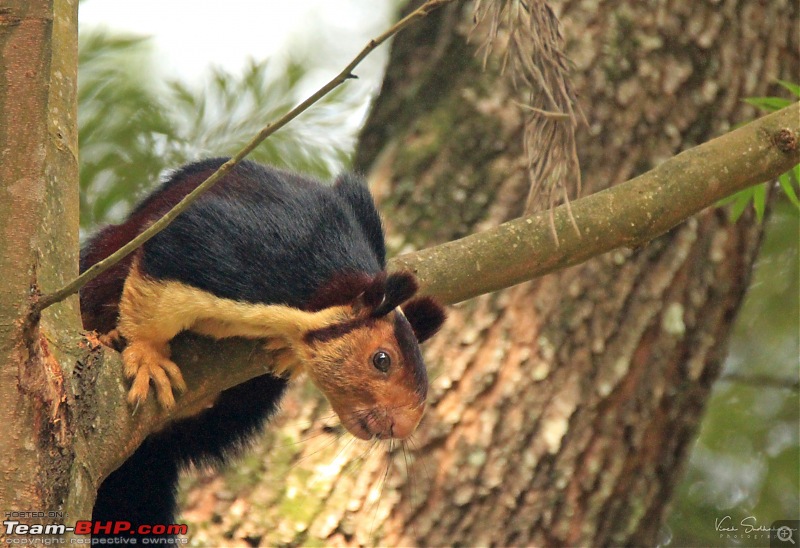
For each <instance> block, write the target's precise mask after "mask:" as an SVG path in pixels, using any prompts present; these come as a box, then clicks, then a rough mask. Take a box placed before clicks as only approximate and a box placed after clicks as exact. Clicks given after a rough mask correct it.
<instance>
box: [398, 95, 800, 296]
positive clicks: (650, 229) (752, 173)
mask: <svg viewBox="0 0 800 548" xmlns="http://www.w3.org/2000/svg"><path fill="white" fill-rule="evenodd" d="M785 135H793V136H794V139H788V140H787V139H784V138H783V136H785ZM798 137H800V103H795V104H793V105H790V106H788V107H786V108H784V109H783V110H780V111H778V112H775V113H773V114H770V115H768V116H765V117H763V118H760V119H758V120H756V121H754V122H751V123H750V124H747V125H746V126H743V127H741V128H739V129H737V130H735V131H732V132H730V133H727V134H725V135H723V136H721V137H718V138H716V139H714V140H712V141H709V142H708V143H705V144H703V145H700V146H697V147H695V148H692V149H690V150H687V151H685V152H683V153H681V154H679V155H677V156H675V157H673V158H671V159H669V160H667V161H666V162H664V163H662V164H661V165H659V166H658V167H656V168H655V169H653V170H651V171H648V172H647V173H644V174H642V175H640V176H638V177H636V178H635V179H631V180H630V181H627V182H625V183H622V184H619V185H616V186H614V187H611V188H609V189H606V190H604V191H602V192H598V193H596V194H592V195H591V196H587V197H586V198H581V199H580V200H575V201H573V202H572V203H571V208H572V212H573V215H574V218H575V220H576V221H577V223H578V226H579V227H580V230H581V234H582V236H579V235H577V234H576V233H575V232H574V230H572V228H571V227H570V222H571V221H570V214H569V207H570V204H565V205H562V206H559V207H558V208H556V209H554V210H553V211H552V215H553V220H554V223H555V227H556V229H557V230H558V236H559V239H560V245H559V243H557V242H555V241H554V240H553V238H552V236H551V235H550V229H549V227H550V213H549V212H542V213H538V214H535V215H531V216H529V217H523V218H520V219H515V220H513V221H509V222H507V223H504V224H502V225H500V226H497V227H495V228H492V229H490V230H487V231H484V232H480V233H477V234H472V235H470V236H467V237H465V238H462V239H460V240H455V241H452V242H448V243H445V244H442V245H438V246H436V247H432V248H428V249H423V250H421V251H418V252H416V253H411V254H408V255H403V256H401V257H397V258H396V259H394V260H393V261H392V262H391V265H390V266H391V267H392V268H394V269H407V270H411V271H412V272H414V273H415V274H416V275H417V277H418V278H419V280H420V284H421V285H422V289H423V291H424V292H425V293H428V294H430V295H434V296H436V297H438V298H439V299H441V300H442V301H443V302H445V303H457V302H460V301H463V300H466V299H470V298H472V297H476V296H478V295H482V294H484V293H489V292H492V291H497V290H498V289H502V288H505V287H509V286H512V285H514V284H518V283H521V282H524V281H527V280H531V279H533V278H536V277H538V276H541V275H543V274H546V273H548V272H552V271H554V270H558V269H561V268H565V267H568V266H572V265H575V264H578V263H581V262H583V261H585V260H587V259H589V258H591V257H594V256H597V255H600V254H602V253H605V252H607V251H611V250H612V249H615V248H618V247H638V246H641V245H644V244H646V243H647V242H648V241H650V240H652V239H654V238H656V237H658V236H660V235H661V234H664V233H665V232H666V231H668V230H669V229H671V228H672V227H674V226H675V225H677V224H679V223H680V222H682V221H684V220H686V219H688V218H689V217H691V216H692V215H694V214H695V213H697V212H698V211H700V210H702V209H703V208H706V207H709V206H712V205H714V204H715V203H716V202H717V201H718V200H720V199H722V198H724V197H726V196H729V195H731V194H733V193H735V192H737V191H739V190H741V189H743V188H746V187H748V186H752V185H755V184H758V183H762V182H764V181H767V180H770V179H773V178H775V177H777V176H778V175H780V174H781V173H783V172H785V171H787V170H788V169H790V168H791V167H792V166H794V165H796V164H798V163H800V148H798V145H797V142H798ZM787 141H791V142H792V143H794V146H793V147H788V148H787V147H786V146H784V145H783V143H785V142H787Z"/></svg>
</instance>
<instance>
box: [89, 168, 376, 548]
mask: <svg viewBox="0 0 800 548" xmlns="http://www.w3.org/2000/svg"><path fill="white" fill-rule="evenodd" d="M224 161H225V159H224V158H218V159H213V160H207V161H204V162H198V163H196V164H190V165H188V166H185V167H184V168H182V169H180V170H178V171H176V172H175V173H174V174H173V175H172V176H171V177H170V179H169V180H167V181H166V182H165V183H163V184H162V185H161V186H160V187H159V188H158V189H157V190H156V191H154V192H153V193H152V194H151V195H150V196H148V197H147V198H145V199H144V200H143V201H142V202H141V204H139V206H137V207H136V208H135V209H134V211H133V212H132V213H131V215H130V217H129V219H128V220H127V221H126V222H125V223H123V224H122V225H118V226H117V227H110V228H109V229H106V230H104V231H102V232H100V233H99V234H98V236H97V237H95V238H93V239H92V240H90V241H89V243H88V244H87V247H86V249H84V250H82V253H81V256H82V259H83V258H84V257H94V256H98V257H102V256H105V255H107V254H109V253H110V252H111V251H113V249H109V248H118V247H120V246H121V245H122V244H124V243H125V241H121V240H127V239H130V238H132V237H133V236H135V235H136V234H137V233H139V232H141V230H142V229H144V228H145V227H146V226H147V224H149V223H150V222H152V221H153V220H155V219H157V218H158V217H160V216H161V215H163V214H164V213H165V212H166V211H167V210H169V209H170V208H171V207H172V206H174V205H175V204H176V203H177V202H178V201H180V199H181V198H182V197H183V196H185V195H186V194H188V193H189V192H190V191H191V190H193V189H194V188H196V187H197V185H199V184H200V183H201V182H202V181H203V180H204V179H205V178H206V177H207V176H208V175H210V174H211V173H212V172H213V171H214V170H215V169H216V168H217V167H219V166H220V165H222V163H223V162H224ZM123 235H124V238H123V237H122V236H123ZM118 241H120V242H119V243H118ZM81 263H82V264H81V269H82V270H85V269H86V268H88V267H89V266H91V264H89V261H88V260H82V261H81ZM385 264H386V251H385V247H384V237H383V230H382V227H381V223H380V218H379V216H378V212H377V210H376V209H375V206H374V203H373V201H372V198H371V196H370V194H369V191H368V190H367V187H366V184H365V183H364V182H363V180H361V179H360V178H358V177H355V176H352V175H347V176H342V177H340V178H339V179H338V180H337V182H336V184H335V185H334V186H326V185H323V184H321V183H319V182H317V181H315V180H313V179H309V178H305V177H302V176H299V175H295V174H292V173H288V172H285V171H280V170H276V169H272V168H268V167H265V166H261V165H259V164H255V163H252V162H243V163H242V164H240V165H238V166H237V167H236V168H235V169H234V170H233V171H232V172H231V173H229V174H228V175H227V176H226V177H225V178H223V179H222V180H221V181H219V182H218V183H217V185H216V186H214V187H213V188H212V189H211V190H210V191H209V192H207V193H206V194H204V195H203V196H202V197H201V198H200V199H199V200H198V201H197V202H196V203H195V204H193V205H192V206H191V207H190V208H189V209H188V210H187V211H186V212H184V213H183V214H181V215H180V216H179V217H178V218H176V219H175V221H173V223H172V224H171V225H170V226H168V227H167V228H166V229H165V230H163V231H162V232H160V233H159V234H157V235H156V236H155V237H154V238H152V239H151V240H150V241H148V242H147V243H146V244H145V245H144V247H143V252H142V267H143V269H144V271H145V272H146V273H147V274H149V275H151V276H154V277H156V278H160V279H171V280H177V281H180V282H183V283H185V284H189V285H192V286H194V287H198V288H200V289H203V290H205V291H208V292H210V293H213V294H214V295H217V296H219V297H225V298H230V299H236V300H244V301H248V302H261V303H283V304H288V305H291V306H295V307H303V306H304V305H306V304H307V303H308V301H309V299H310V298H311V297H312V296H313V294H314V292H315V291H316V290H317V289H319V288H320V287H321V286H323V285H324V284H326V283H328V282H330V281H331V279H332V278H333V277H334V276H336V275H337V274H343V273H348V272H364V273H367V274H370V275H372V274H375V273H377V272H380V271H381V270H383V268H384V267H385ZM128 267H129V265H128V264H126V267H125V268H128ZM123 280H124V276H122V275H120V273H119V272H117V273H116V274H114V276H108V277H106V278H103V276H101V277H99V278H98V279H97V282H96V283H95V285H94V286H92V287H93V289H94V292H82V295H81V303H82V309H83V307H84V306H85V308H86V310H100V309H101V310H103V311H104V312H103V314H104V316H103V318H105V319H104V321H100V322H99V323H98V324H97V325H102V326H104V327H109V326H108V321H107V317H109V314H110V312H109V310H113V312H114V313H115V312H116V308H112V307H116V306H117V303H116V302H93V297H95V296H97V295H102V296H103V297H101V299H102V298H106V299H110V298H111V297H108V296H109V295H111V296H114V295H119V294H121V291H122V287H121V284H122V281H123ZM117 298H118V297H117ZM93 314H94V313H93ZM99 314H100V313H99V312H98V313H97V315H98V317H99ZM92 321H97V320H96V318H92ZM84 322H85V323H87V320H86V318H85V320H84ZM220 366H221V367H224V364H220ZM285 388H286V381H284V380H283V379H279V378H276V377H273V376H271V375H264V376H261V377H258V378H255V379H252V380H250V381H248V382H246V383H244V384H241V385H239V386H236V387H234V388H231V389H230V390H227V391H225V392H223V393H222V394H221V395H220V397H219V399H218V401H217V403H216V404H215V405H214V407H212V408H211V409H207V410H205V411H203V412H201V413H200V414H198V415H195V416H193V417H189V418H187V419H183V420H181V421H178V422H177V423H175V424H173V425H171V426H170V427H169V428H167V429H166V430H164V431H162V432H159V433H157V434H154V435H152V436H150V437H149V438H148V439H147V440H146V441H145V442H144V444H142V446H141V447H140V448H139V449H137V451H136V452H135V453H134V455H133V456H131V458H130V459H129V460H128V461H126V462H125V463H124V464H123V465H122V466H121V467H120V468H119V469H118V470H116V471H115V472H113V473H112V474H111V475H110V476H109V477H108V478H107V479H106V480H105V482H104V483H103V484H102V485H101V487H100V489H99V491H98V496H97V502H96V504H95V508H94V512H93V515H92V518H93V519H95V520H102V521H107V520H126V521H130V522H131V523H133V524H134V526H136V525H139V524H157V523H172V522H174V519H175V518H174V514H175V512H176V498H175V497H176V486H177V481H178V474H179V471H180V470H181V469H182V468H184V467H186V466H188V465H190V464H197V465H203V464H219V463H222V462H223V461H224V460H225V459H226V458H227V457H228V456H230V455H232V454H235V453H236V452H237V449H238V448H239V447H241V446H242V445H243V444H245V443H246V441H247V440H248V439H249V438H251V437H252V436H253V435H254V434H255V433H257V432H258V431H259V430H260V429H261V428H262V426H263V424H264V423H265V421H266V420H267V419H268V418H269V417H270V416H271V415H272V414H273V413H274V411H275V409H276V408H277V406H278V403H279V401H280V398H281V396H282V395H283V392H284V390H285ZM125 536H126V537H128V538H129V537H130V536H131V535H125Z"/></svg>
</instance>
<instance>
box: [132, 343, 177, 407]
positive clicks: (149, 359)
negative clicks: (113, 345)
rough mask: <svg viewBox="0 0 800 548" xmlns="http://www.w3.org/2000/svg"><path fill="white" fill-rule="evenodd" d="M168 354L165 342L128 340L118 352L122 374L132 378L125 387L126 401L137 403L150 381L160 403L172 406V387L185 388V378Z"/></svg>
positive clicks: (148, 388) (146, 392)
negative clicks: (122, 364) (126, 345)
mask: <svg viewBox="0 0 800 548" xmlns="http://www.w3.org/2000/svg"><path fill="white" fill-rule="evenodd" d="M169 356H170V349H169V343H167V342H153V341H147V340H134V341H129V343H128V347H127V348H125V350H124V351H123V353H122V360H123V363H124V364H125V376H126V377H128V378H129V379H132V381H133V382H132V384H131V388H130V390H129V391H128V403H130V404H131V405H137V406H138V405H139V404H140V403H141V402H143V401H145V400H146V399H147V394H148V393H149V392H150V381H152V382H153V385H154V386H155V390H156V396H157V398H158V401H159V403H160V404H161V406H162V407H163V408H164V409H166V410H170V409H172V408H173V407H175V396H174V394H173V388H174V389H175V390H177V391H178V392H185V391H186V382H185V381H184V380H183V375H182V374H181V370H180V368H179V367H178V366H177V364H175V362H173V361H172V360H170V359H169Z"/></svg>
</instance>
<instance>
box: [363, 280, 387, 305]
mask: <svg viewBox="0 0 800 548" xmlns="http://www.w3.org/2000/svg"><path fill="white" fill-rule="evenodd" d="M385 295H386V272H378V273H377V274H375V277H374V278H372V281H371V282H370V283H369V285H368V286H367V287H366V289H364V295H363V299H364V305H365V306H366V307H367V308H371V309H376V308H378V306H379V305H380V304H381V302H382V301H383V299H384V297H385Z"/></svg>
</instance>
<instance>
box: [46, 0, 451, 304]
mask: <svg viewBox="0 0 800 548" xmlns="http://www.w3.org/2000/svg"><path fill="white" fill-rule="evenodd" d="M453 1H454V0H428V2H426V3H425V4H423V5H422V6H420V7H419V8H418V9H416V10H414V11H413V12H412V13H410V14H408V15H407V16H405V17H404V18H403V19H401V20H400V21H398V22H397V23H395V24H394V25H393V26H392V27H391V28H389V30H387V31H386V32H384V33H383V34H381V35H380V36H379V37H377V38H374V39H372V40H370V41H369V43H368V44H367V45H366V46H365V47H364V48H363V49H362V50H361V51H360V52H359V54H358V55H356V56H355V58H353V60H352V61H350V64H348V65H347V66H346V67H345V68H344V70H342V71H341V72H340V73H339V74H337V75H336V76H335V77H334V78H333V79H331V80H330V81H329V82H328V83H327V84H325V85H324V86H322V87H321V88H319V90H317V91H316V92H315V93H314V94H313V95H311V96H310V97H309V98H308V99H306V100H305V101H303V102H302V103H300V104H299V105H297V106H296V107H294V108H293V109H292V110H290V111H289V112H287V113H286V114H284V115H283V116H282V117H281V118H280V119H278V120H277V121H275V122H273V123H271V124H268V125H267V126H266V127H264V129H262V130H261V131H260V132H258V135H256V136H255V137H254V138H253V139H252V140H251V141H250V142H249V143H248V144H247V145H245V146H244V148H242V149H241V150H240V151H239V152H237V153H236V154H235V155H234V156H233V157H232V158H231V159H230V160H228V161H227V162H225V163H224V164H222V165H221V166H220V167H219V169H217V171H215V172H214V173H212V174H211V176H210V177H209V178H208V179H206V180H205V181H203V182H202V183H201V184H200V186H198V187H197V188H196V189H194V190H193V191H192V192H190V193H189V194H187V195H186V197H185V198H184V199H183V200H181V201H180V202H178V204H177V205H176V206H175V207H173V208H172V209H171V210H169V211H168V212H167V213H166V214H165V215H164V216H163V217H161V218H160V219H159V220H158V221H156V222H155V223H153V224H152V225H151V226H150V227H149V228H147V230H145V231H144V232H142V233H141V234H139V235H138V236H136V237H135V238H134V239H133V240H131V241H130V242H128V243H127V244H125V245H124V246H122V247H121V248H119V249H118V250H117V251H115V252H114V253H113V254H111V255H109V256H108V257H106V258H105V259H103V260H102V261H100V262H98V263H96V264H94V265H92V266H91V267H90V268H89V269H87V270H86V271H85V272H84V273H83V274H81V275H80V276H78V277H77V278H75V279H74V280H73V281H71V282H70V283H68V284H67V285H65V286H64V287H62V288H61V289H59V290H58V291H55V292H53V293H50V294H47V295H44V296H42V297H41V298H40V299H39V300H38V302H37V303H36V304H35V305H34V308H35V311H36V312H40V311H42V310H44V309H45V308H47V307H48V306H51V305H53V304H55V303H58V302H61V301H63V300H64V299H66V298H67V297H69V296H70V295H72V294H74V293H77V292H78V291H80V289H81V288H82V287H83V286H84V285H86V284H87V283H89V282H90V281H91V280H93V279H94V278H96V277H97V276H99V275H100V274H102V273H103V272H105V271H106V270H108V269H109V268H111V267H112V266H114V265H115V264H117V263H118V262H120V261H121V260H122V259H124V258H125V257H127V256H128V255H130V254H131V253H133V252H134V251H135V250H136V249H137V248H139V247H140V246H141V245H143V244H144V243H145V242H147V240H149V239H150V238H152V237H153V236H155V235H156V234H158V233H159V232H160V231H162V230H163V229H164V228H166V227H167V225H169V224H170V223H171V222H172V221H173V220H174V219H175V217H177V216H178V215H180V214H181V213H182V212H183V211H184V210H186V208H188V207H189V206H190V205H191V204H192V203H194V202H195V200H197V198H199V197H200V195H201V194H203V193H204V192H205V191H207V190H208V189H209V188H211V187H212V186H213V185H214V184H215V183H216V182H217V181H219V180H220V179H221V178H222V177H224V176H225V175H226V174H227V173H228V172H229V171H231V170H232V169H233V168H234V167H235V166H236V164H238V163H239V162H240V161H241V160H242V159H243V158H244V157H245V156H247V155H248V154H250V152H252V151H253V149H255V148H256V147H257V146H258V145H260V144H261V143H262V142H263V141H264V139H266V138H267V137H269V136H270V135H272V134H273V133H275V132H276V131H278V130H279V129H280V128H282V127H283V126H285V125H286V124H288V123H289V122H290V121H292V120H293V119H294V118H296V117H297V116H298V115H299V114H301V113H302V112H304V111H305V110H307V109H308V108H309V107H310V106H311V105H313V104H314V103H316V102H317V101H319V100H320V99H322V98H323V97H324V96H325V95H327V94H328V93H330V92H331V91H333V90H334V89H335V88H337V87H339V86H340V85H341V84H342V83H343V82H344V81H345V80H348V79H350V78H356V76H355V75H354V74H353V73H352V71H353V69H354V68H355V67H356V66H357V65H358V64H359V63H360V62H361V61H362V60H364V58H365V57H366V56H367V55H369V54H370V53H371V52H372V50H374V49H375V48H377V47H378V46H379V45H381V44H382V43H384V42H385V41H386V40H388V39H389V38H391V37H392V36H394V35H395V34H397V33H398V32H399V31H401V30H402V29H404V28H406V27H407V26H408V25H410V24H411V23H413V22H414V21H416V20H417V19H421V18H422V17H425V16H427V15H428V14H429V13H431V12H432V11H434V10H436V9H438V8H440V7H441V6H444V5H446V4H449V3H451V2H453Z"/></svg>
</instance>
